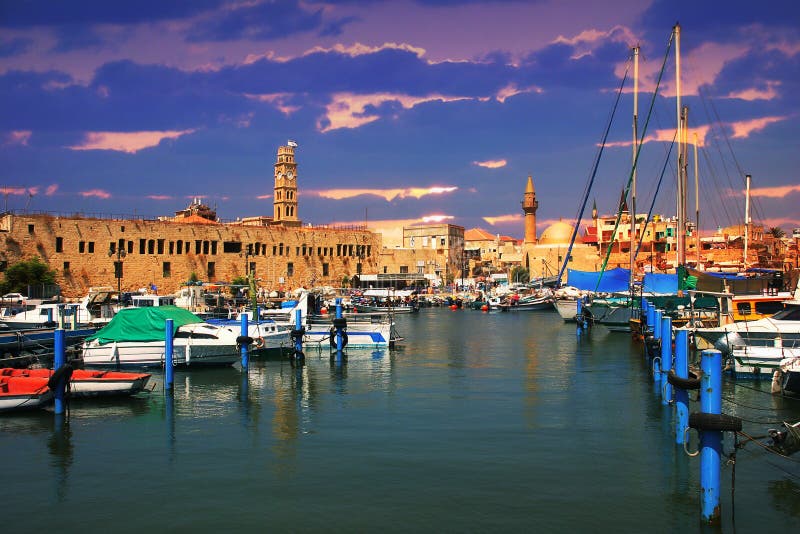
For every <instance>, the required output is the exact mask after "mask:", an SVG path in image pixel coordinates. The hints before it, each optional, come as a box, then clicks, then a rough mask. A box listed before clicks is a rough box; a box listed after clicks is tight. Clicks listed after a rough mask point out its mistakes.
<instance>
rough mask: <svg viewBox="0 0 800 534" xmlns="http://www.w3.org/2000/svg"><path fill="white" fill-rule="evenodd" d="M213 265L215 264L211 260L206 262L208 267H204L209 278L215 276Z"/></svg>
mask: <svg viewBox="0 0 800 534" xmlns="http://www.w3.org/2000/svg"><path fill="white" fill-rule="evenodd" d="M215 267H216V265H214V262H213V261H210V262H208V268H207V269H206V276H208V279H209V280H212V279H213V278H214V277H215V276H217V274H216V269H215Z"/></svg>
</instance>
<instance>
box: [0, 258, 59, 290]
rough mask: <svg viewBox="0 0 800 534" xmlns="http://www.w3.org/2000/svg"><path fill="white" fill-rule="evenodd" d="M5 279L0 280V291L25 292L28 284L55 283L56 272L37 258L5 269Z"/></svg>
mask: <svg viewBox="0 0 800 534" xmlns="http://www.w3.org/2000/svg"><path fill="white" fill-rule="evenodd" d="M5 275H6V276H5V279H4V280H3V281H2V282H0V293H2V294H5V293H12V292H13V293H22V294H27V292H28V286H39V285H46V284H55V283H56V273H55V271H53V270H52V269H50V268H49V267H48V266H47V264H46V263H44V262H42V260H40V259H39V258H33V259H30V260H26V261H20V262H18V263H15V264H14V265H12V266H11V267H9V268H8V269H6V273H5Z"/></svg>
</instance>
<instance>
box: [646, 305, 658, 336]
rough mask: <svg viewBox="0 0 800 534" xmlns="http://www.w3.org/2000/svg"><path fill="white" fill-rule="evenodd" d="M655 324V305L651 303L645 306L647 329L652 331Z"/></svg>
mask: <svg viewBox="0 0 800 534" xmlns="http://www.w3.org/2000/svg"><path fill="white" fill-rule="evenodd" d="M655 324H656V307H655V305H653V304H650V305H648V306H647V331H648V332H652V331H653V326H654V325H655Z"/></svg>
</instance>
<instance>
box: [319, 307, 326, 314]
mask: <svg viewBox="0 0 800 534" xmlns="http://www.w3.org/2000/svg"><path fill="white" fill-rule="evenodd" d="M319 313H321V314H322V315H325V314H326V313H328V308H325V307H322V308H320V309H319Z"/></svg>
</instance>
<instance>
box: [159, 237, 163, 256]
mask: <svg viewBox="0 0 800 534" xmlns="http://www.w3.org/2000/svg"><path fill="white" fill-rule="evenodd" d="M158 253H159V254H164V240H163V239H159V240H158Z"/></svg>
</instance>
